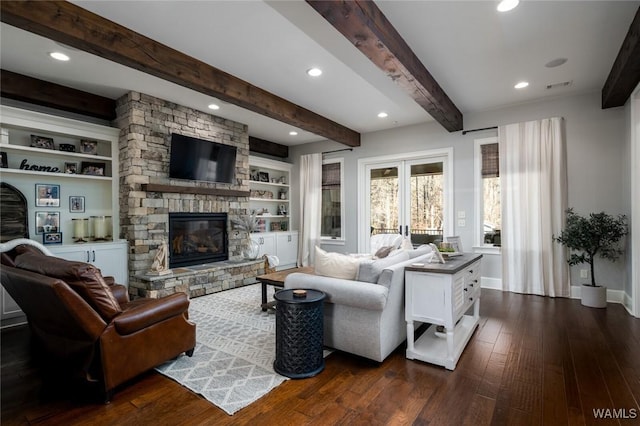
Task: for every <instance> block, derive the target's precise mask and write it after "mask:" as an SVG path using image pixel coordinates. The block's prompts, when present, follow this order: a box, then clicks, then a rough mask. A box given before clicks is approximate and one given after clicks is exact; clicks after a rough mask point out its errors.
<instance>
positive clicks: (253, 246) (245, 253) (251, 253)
mask: <svg viewBox="0 0 640 426" xmlns="http://www.w3.org/2000/svg"><path fill="white" fill-rule="evenodd" d="M259 255H260V245H259V244H258V243H256V242H255V241H253V240H252V239H251V238H249V239H248V240H247V241H246V242H245V243H244V246H243V247H242V257H243V258H245V259H247V260H255V259H257V258H258V256H259Z"/></svg>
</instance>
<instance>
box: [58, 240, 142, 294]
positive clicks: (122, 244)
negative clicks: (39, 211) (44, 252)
mask: <svg viewBox="0 0 640 426" xmlns="http://www.w3.org/2000/svg"><path fill="white" fill-rule="evenodd" d="M47 248H48V249H49V250H51V252H52V253H53V254H54V255H55V256H58V257H61V258H63V259H67V260H75V261H78V262H86V263H91V264H92V265H95V267H96V268H98V269H100V271H101V272H102V275H103V276H112V277H114V278H115V281H116V283H117V284H122V285H127V284H128V283H129V272H128V269H127V242H126V241H125V240H120V241H114V242H109V243H95V244H73V245H70V244H69V245H63V246H47Z"/></svg>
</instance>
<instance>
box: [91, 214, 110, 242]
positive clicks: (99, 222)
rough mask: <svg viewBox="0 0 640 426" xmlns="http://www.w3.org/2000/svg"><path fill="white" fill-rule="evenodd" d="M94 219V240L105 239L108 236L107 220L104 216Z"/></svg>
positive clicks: (93, 217)
mask: <svg viewBox="0 0 640 426" xmlns="http://www.w3.org/2000/svg"><path fill="white" fill-rule="evenodd" d="M91 218H92V219H93V238H94V239H95V240H98V239H104V238H105V237H106V236H107V220H106V219H105V217H104V216H91Z"/></svg>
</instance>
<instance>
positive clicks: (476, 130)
mask: <svg viewBox="0 0 640 426" xmlns="http://www.w3.org/2000/svg"><path fill="white" fill-rule="evenodd" d="M497 128H498V126H492V127H483V128H481V129H471V130H463V131H462V134H463V135H466V134H467V133H471V132H480V131H482V130H492V129H497Z"/></svg>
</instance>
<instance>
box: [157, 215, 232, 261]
mask: <svg viewBox="0 0 640 426" xmlns="http://www.w3.org/2000/svg"><path fill="white" fill-rule="evenodd" d="M228 258H229V241H228V236H227V214H226V213H169V267H171V268H177V267H181V266H190V265H199V264H202V263H211V262H220V261H223V260H227V259H228Z"/></svg>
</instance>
